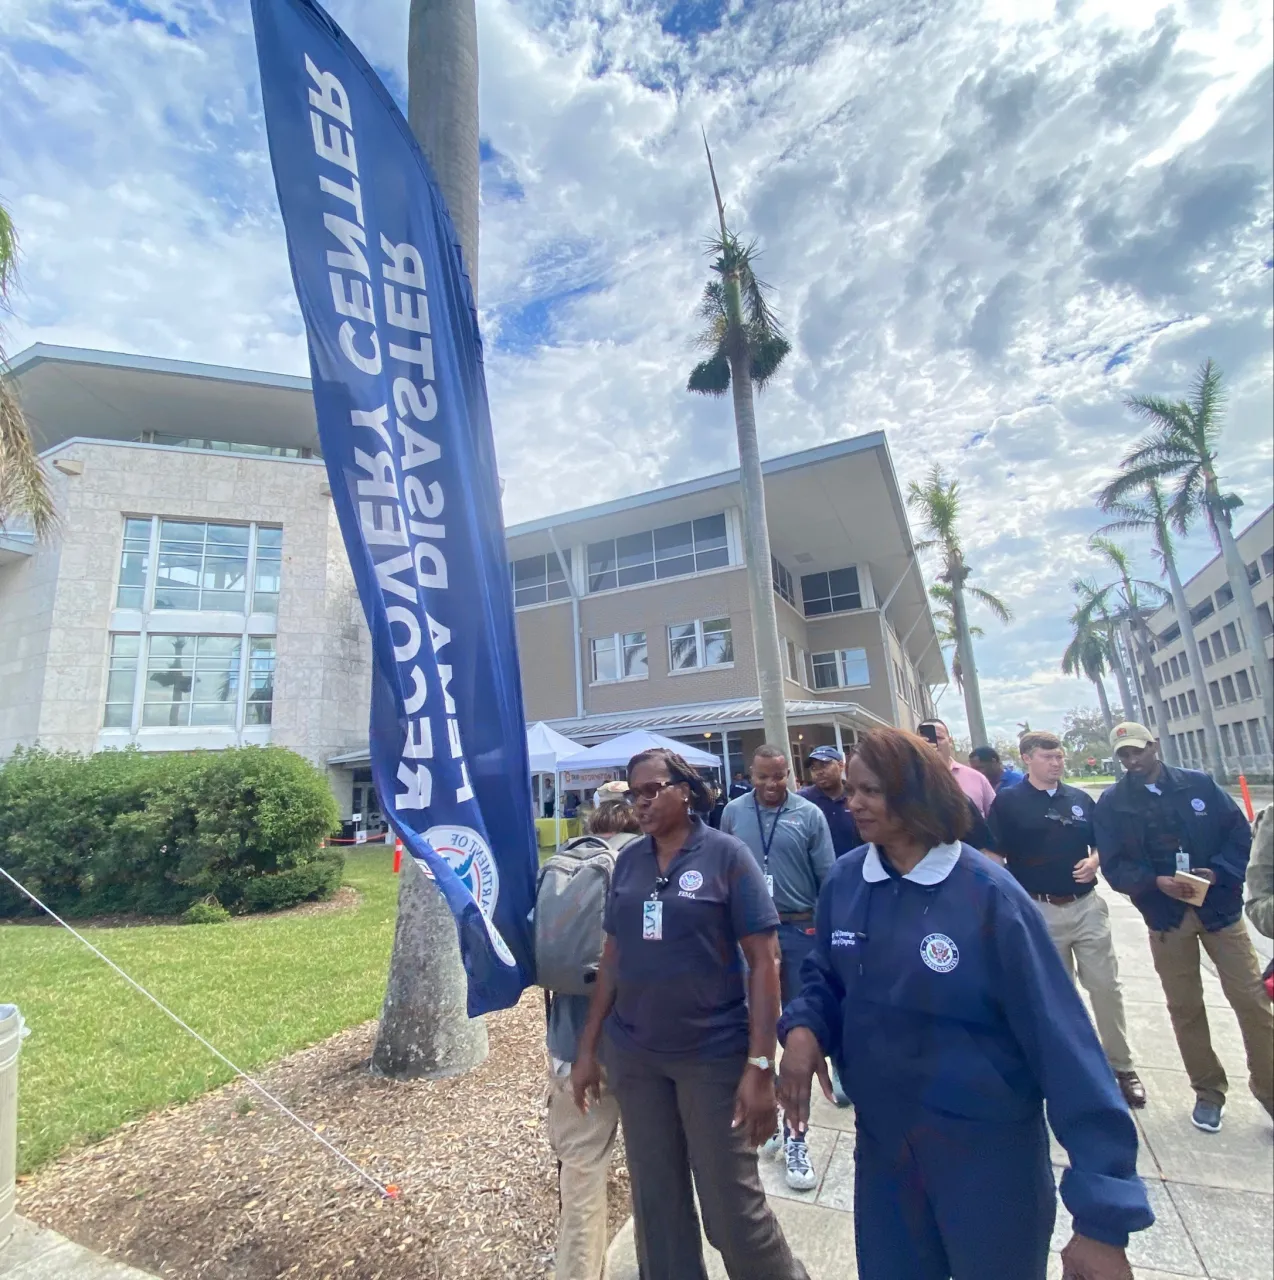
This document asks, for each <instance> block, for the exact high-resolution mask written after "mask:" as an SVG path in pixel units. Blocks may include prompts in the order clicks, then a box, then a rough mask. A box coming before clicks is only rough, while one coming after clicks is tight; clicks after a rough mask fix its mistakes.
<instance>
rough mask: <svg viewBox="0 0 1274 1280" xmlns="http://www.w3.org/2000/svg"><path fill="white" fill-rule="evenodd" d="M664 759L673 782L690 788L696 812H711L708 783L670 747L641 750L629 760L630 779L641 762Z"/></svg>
mask: <svg viewBox="0 0 1274 1280" xmlns="http://www.w3.org/2000/svg"><path fill="white" fill-rule="evenodd" d="M656 760H659V761H662V762H663V765H664V768H666V769H667V770H668V776H669V777H670V778H671V779H672V780H673V782H684V783H685V785H686V786H687V787H689V789H690V807H691V808H692V809H693V810H694V811H695V812H696V813H700V814H702V813H710V812H711V811H712V801H711V800H710V799H709V798H708V784H707V783H706V782H704V780H703V779H702V778H701V777H700V776H699V775H698V774H697V773H696V772H695V771H694V769H692V768H691V767H690V765H689V764H687V763H686V761H685V759H684V758H683V757H682V756H680V755H678V754H677V753H676V752H675V751H672V750H670V749H669V748H668V747H651V748H650V749H649V750H648V751H639V752H638V753H637V754H636V755H635V756H633V758H632V759H631V760H630V761H629V762H628V780H629V782H631V781H632V779H633V770H634V769H635V768H636V767H637V766H638V765H639V764H649V763H651V762H653V761H656Z"/></svg>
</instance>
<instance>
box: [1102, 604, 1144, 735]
mask: <svg viewBox="0 0 1274 1280" xmlns="http://www.w3.org/2000/svg"><path fill="white" fill-rule="evenodd" d="M1106 639H1107V641H1108V642H1109V644H1110V655H1111V657H1112V658H1113V659H1114V662H1113V664H1112V665H1113V666H1114V668H1115V683H1116V684H1117V685H1118V686H1119V702H1120V705H1121V706H1122V708H1123V713H1124V714H1123V718H1124V719H1125V720H1131V719H1132V718H1133V717H1134V716H1135V715H1136V714H1137V710H1136V704H1135V703H1134V702H1133V700H1132V688H1131V687H1130V686H1129V683H1128V671H1127V668H1125V666H1124V656H1123V653H1122V651H1121V650H1120V646H1119V633H1118V630H1117V628H1116V627H1115V624H1114V623H1113V622H1112V623H1111V625H1110V627H1109V628H1108V629H1107V632H1106ZM1110 727H1111V728H1112V729H1113V728H1114V727H1115V726H1114V725H1113V724H1112V725H1111V726H1110Z"/></svg>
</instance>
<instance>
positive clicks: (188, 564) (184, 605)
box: [115, 516, 283, 613]
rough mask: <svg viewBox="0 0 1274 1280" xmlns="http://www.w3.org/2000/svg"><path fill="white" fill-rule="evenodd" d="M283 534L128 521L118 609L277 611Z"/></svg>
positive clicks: (269, 529) (271, 529) (264, 528)
mask: <svg viewBox="0 0 1274 1280" xmlns="http://www.w3.org/2000/svg"><path fill="white" fill-rule="evenodd" d="M282 565H283V530H282V529H280V528H278V527H277V526H271V525H256V526H253V525H248V524H215V523H211V522H207V521H202V520H167V519H162V518H160V517H158V516H149V517H130V518H129V519H127V520H125V522H124V545H123V550H122V552H121V554H120V566H119V587H118V590H117V591H116V595H115V603H116V606H117V607H118V608H120V609H137V610H139V611H145V610H146V609H148V608H149V609H155V610H160V609H182V610H187V611H191V612H196V613H206V612H214V611H216V612H228V613H277V612H278V609H279V586H280V578H281V573H282Z"/></svg>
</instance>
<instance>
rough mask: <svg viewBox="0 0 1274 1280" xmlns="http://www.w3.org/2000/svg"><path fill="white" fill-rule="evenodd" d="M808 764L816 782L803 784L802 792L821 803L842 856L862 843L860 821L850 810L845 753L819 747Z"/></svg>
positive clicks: (838, 854)
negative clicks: (846, 784)
mask: <svg viewBox="0 0 1274 1280" xmlns="http://www.w3.org/2000/svg"><path fill="white" fill-rule="evenodd" d="M805 766H806V768H807V769H809V771H810V777H811V778H813V779H814V782H813V785H812V786H808V787H802V788H801V790H800V792H799V793H798V794H800V795H802V796H804V797H805V799H806V800H809V801H810V802H811V803H813V804H816V805H818V807H819V808H820V809H821V810H822V811H823V817H825V818H826V819H827V828H828V830H829V831H830V832H831V833H832V849H833V850H834V851H835V853H836V856H837V857H838V858H839V857H840V856H841V855H842V854H845V853H848V852H849V851H850V850H851V849H857V848H858V846H859V845H860V844H862V842H863V841H862V837H861V836H860V835H859V834H858V824H857V823H856V822H855V821H854V815H853V814H851V813H850V811H849V791H848V789H847V788H846V786H845V755H844V753H843V752H841V751H838V750H837V749H836V748H835V747H815V748H814V750H813V751H811V752H810V753H809V757H808V758H807V759H806V761H805Z"/></svg>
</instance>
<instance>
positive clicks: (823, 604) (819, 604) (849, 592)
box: [801, 565, 863, 618]
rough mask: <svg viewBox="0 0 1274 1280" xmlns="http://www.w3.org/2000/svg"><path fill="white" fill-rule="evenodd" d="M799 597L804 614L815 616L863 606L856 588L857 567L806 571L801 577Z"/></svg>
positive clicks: (861, 598)
mask: <svg viewBox="0 0 1274 1280" xmlns="http://www.w3.org/2000/svg"><path fill="white" fill-rule="evenodd" d="M801 598H802V600H804V602H805V616H806V617H807V618H816V617H818V616H819V615H820V614H824V613H842V612H844V610H846V609H861V608H862V607H863V597H862V593H861V592H860V591H859V589H858V569H857V568H856V567H854V566H853V565H851V566H850V567H849V568H848V569H833V570H832V571H831V572H830V573H807V574H806V575H805V576H804V577H802V578H801Z"/></svg>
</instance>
